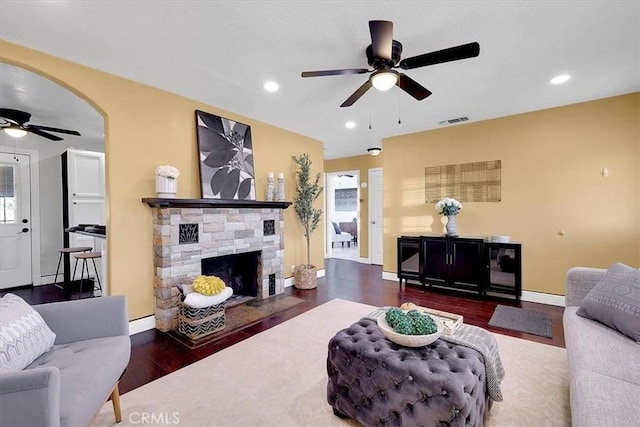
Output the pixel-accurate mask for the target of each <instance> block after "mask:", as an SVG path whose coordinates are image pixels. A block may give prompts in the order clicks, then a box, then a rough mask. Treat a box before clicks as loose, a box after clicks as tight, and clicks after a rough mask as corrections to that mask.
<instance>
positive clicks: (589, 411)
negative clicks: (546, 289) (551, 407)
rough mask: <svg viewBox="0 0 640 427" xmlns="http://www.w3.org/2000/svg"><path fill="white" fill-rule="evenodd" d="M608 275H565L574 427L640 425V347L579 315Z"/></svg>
mask: <svg viewBox="0 0 640 427" xmlns="http://www.w3.org/2000/svg"><path fill="white" fill-rule="evenodd" d="M606 271H607V270H604V269H597V268H584V267H576V268H572V269H570V270H569V271H568V272H567V283H566V284H567V289H566V308H565V311H564V318H563V323H564V335H565V341H566V346H567V357H568V359H569V387H570V395H571V418H572V424H573V425H574V426H580V427H585V426H594V427H595V426H598V427H601V426H640V400H639V399H640V344H638V343H637V342H635V341H634V340H632V339H631V338H628V337H626V336H624V335H622V334H620V333H618V332H617V331H614V330H613V329H610V328H608V327H607V326H605V325H603V324H601V323H598V322H595V321H593V320H589V319H585V318H584V317H581V316H578V315H577V314H576V311H577V309H578V306H579V305H580V303H581V301H582V299H583V298H584V296H585V295H586V294H587V293H588V292H589V291H590V290H591V288H593V287H594V286H595V285H596V283H598V282H599V281H600V279H601V278H602V276H604V273H605V272H606Z"/></svg>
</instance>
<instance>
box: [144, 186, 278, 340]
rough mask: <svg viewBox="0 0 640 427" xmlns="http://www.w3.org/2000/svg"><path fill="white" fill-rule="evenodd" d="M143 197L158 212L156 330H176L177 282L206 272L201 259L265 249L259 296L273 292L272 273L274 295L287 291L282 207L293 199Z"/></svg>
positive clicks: (155, 223)
mask: <svg viewBox="0 0 640 427" xmlns="http://www.w3.org/2000/svg"><path fill="white" fill-rule="evenodd" d="M142 201H143V202H144V203H146V204H147V205H149V206H150V207H151V210H152V215H153V251H154V257H153V268H154V277H153V291H154V296H155V310H154V314H155V320H156V329H158V330H160V331H162V332H167V331H170V330H174V329H177V327H178V303H179V302H180V292H179V290H178V288H177V285H182V284H190V283H191V282H192V281H193V279H194V278H195V277H196V276H198V275H200V274H202V266H201V265H202V264H201V259H202V258H211V257H218V256H223V255H230V254H239V253H246V252H253V251H262V255H261V259H262V267H261V269H262V274H261V279H260V278H258V298H259V299H263V298H267V297H269V276H270V275H272V278H273V275H275V294H281V293H283V292H284V234H283V232H284V213H283V210H284V209H286V208H287V207H289V205H291V203H290V202H256V201H246V200H219V199H159V198H144V199H142ZM181 225H182V227H181ZM196 225H197V226H196ZM196 229H197V232H196ZM181 231H182V234H183V235H182V236H181ZM186 231H188V236H187V238H185V236H184V234H185V232H186ZM272 290H273V286H272Z"/></svg>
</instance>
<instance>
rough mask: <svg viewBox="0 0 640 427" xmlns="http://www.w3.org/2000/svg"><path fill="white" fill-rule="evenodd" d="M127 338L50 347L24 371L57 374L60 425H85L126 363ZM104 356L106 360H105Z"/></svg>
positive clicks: (128, 348)
mask: <svg viewBox="0 0 640 427" xmlns="http://www.w3.org/2000/svg"><path fill="white" fill-rule="evenodd" d="M130 353H131V340H130V339H129V337H128V336H122V335H120V336H115V337H106V338H96V339H93V340H85V341H77V342H73V343H69V344H59V345H56V346H54V347H53V348H52V349H51V350H50V351H49V352H47V353H45V354H43V355H42V356H41V357H39V358H38V359H36V360H35V361H34V362H33V363H32V364H31V365H29V366H27V368H26V369H36V368H40V367H55V368H58V370H59V371H60V376H61V378H62V381H61V383H60V395H61V396H63V398H62V399H61V400H60V425H61V426H78V425H87V424H89V422H90V421H91V419H92V418H93V416H94V415H95V414H96V410H97V409H99V408H100V407H102V405H103V404H104V402H105V401H106V399H107V397H108V396H109V395H110V394H111V390H112V389H113V386H114V384H115V383H116V382H118V379H119V378H120V375H122V372H123V370H124V367H125V366H127V364H128V363H129V355H130ZM105 355H108V357H105Z"/></svg>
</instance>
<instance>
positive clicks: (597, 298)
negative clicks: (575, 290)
mask: <svg viewBox="0 0 640 427" xmlns="http://www.w3.org/2000/svg"><path fill="white" fill-rule="evenodd" d="M577 313H578V315H580V316H583V317H586V318H588V319H592V320H596V321H598V322H600V323H602V324H604V325H607V326H608V327H610V328H612V329H615V330H616V331H619V332H621V333H623V334H625V335H626V336H628V337H630V338H632V339H634V340H636V341H638V342H640V270H636V269H635V268H631V267H629V266H627V265H624V264H621V263H616V264H614V265H613V266H611V268H609V270H607V272H606V273H605V275H604V277H603V278H602V279H601V280H600V281H599V282H598V283H597V284H596V285H595V286H594V287H593V289H591V291H589V293H588V294H587V295H586V296H585V297H584V299H583V300H582V303H581V304H580V308H579V309H578V312H577Z"/></svg>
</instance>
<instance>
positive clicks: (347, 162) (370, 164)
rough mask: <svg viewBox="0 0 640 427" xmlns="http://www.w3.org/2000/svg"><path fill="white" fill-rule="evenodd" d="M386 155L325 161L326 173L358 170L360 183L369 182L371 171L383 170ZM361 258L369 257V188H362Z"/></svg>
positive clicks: (359, 244)
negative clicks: (383, 158)
mask: <svg viewBox="0 0 640 427" xmlns="http://www.w3.org/2000/svg"><path fill="white" fill-rule="evenodd" d="M383 156H384V153H382V154H379V155H378V156H376V157H373V156H370V155H368V154H365V155H363V156H353V157H344V158H342V159H334V160H325V161H324V171H325V172H326V173H329V172H342V171H352V170H358V171H359V172H358V173H359V177H360V182H368V181H369V169H371V168H381V167H382V157H383ZM358 247H359V248H360V256H361V257H362V258H367V257H368V256H369V187H367V188H362V187H360V239H359V243H358Z"/></svg>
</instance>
